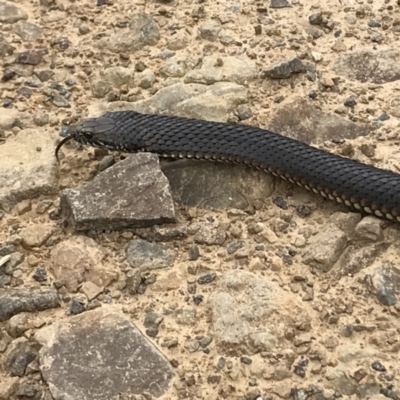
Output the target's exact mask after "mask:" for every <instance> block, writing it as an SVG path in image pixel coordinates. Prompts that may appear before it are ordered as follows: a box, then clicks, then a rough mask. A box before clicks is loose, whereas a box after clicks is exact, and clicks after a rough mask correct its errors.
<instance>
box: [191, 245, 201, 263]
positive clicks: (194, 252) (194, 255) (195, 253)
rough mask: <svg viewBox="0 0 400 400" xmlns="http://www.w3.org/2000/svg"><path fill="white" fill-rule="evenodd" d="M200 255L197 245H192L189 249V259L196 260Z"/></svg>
mask: <svg viewBox="0 0 400 400" xmlns="http://www.w3.org/2000/svg"><path fill="white" fill-rule="evenodd" d="M199 257H200V250H199V248H198V247H197V246H192V247H191V248H190V249H189V260H190V261H196V260H197V259H198V258H199Z"/></svg>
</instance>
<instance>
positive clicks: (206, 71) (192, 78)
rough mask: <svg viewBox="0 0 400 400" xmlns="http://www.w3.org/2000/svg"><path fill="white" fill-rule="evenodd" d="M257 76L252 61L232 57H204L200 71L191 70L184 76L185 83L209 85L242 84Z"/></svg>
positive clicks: (255, 67)
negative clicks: (222, 83)
mask: <svg viewBox="0 0 400 400" xmlns="http://www.w3.org/2000/svg"><path fill="white" fill-rule="evenodd" d="M257 76H258V70H257V66H256V64H255V62H254V61H251V60H242V59H240V58H237V57H233V56H219V57H216V56H206V57H204V58H203V61H202V64H201V68H200V69H193V70H191V71H189V72H188V73H187V74H186V76H185V83H202V84H205V85H210V84H213V83H216V82H222V81H225V82H234V83H237V84H243V83H244V82H246V81H251V80H254V79H256V78H257Z"/></svg>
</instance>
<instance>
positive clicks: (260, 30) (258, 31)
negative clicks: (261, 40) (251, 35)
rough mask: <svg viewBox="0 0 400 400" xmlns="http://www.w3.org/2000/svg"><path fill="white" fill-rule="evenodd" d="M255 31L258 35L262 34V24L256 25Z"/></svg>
mask: <svg viewBox="0 0 400 400" xmlns="http://www.w3.org/2000/svg"><path fill="white" fill-rule="evenodd" d="M254 32H255V34H256V35H261V34H262V27H261V25H256V26H255V27H254Z"/></svg>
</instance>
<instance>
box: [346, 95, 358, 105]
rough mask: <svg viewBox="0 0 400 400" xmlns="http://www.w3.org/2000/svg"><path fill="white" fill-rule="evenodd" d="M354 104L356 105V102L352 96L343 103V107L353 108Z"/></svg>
mask: <svg viewBox="0 0 400 400" xmlns="http://www.w3.org/2000/svg"><path fill="white" fill-rule="evenodd" d="M356 104H357V101H356V99H355V97H354V96H350V97H348V98H347V99H346V100H345V102H344V105H345V106H346V107H354V106H355V105H356Z"/></svg>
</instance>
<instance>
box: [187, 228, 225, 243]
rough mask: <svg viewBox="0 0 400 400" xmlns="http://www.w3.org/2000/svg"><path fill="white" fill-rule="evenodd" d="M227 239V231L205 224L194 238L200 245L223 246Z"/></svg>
mask: <svg viewBox="0 0 400 400" xmlns="http://www.w3.org/2000/svg"><path fill="white" fill-rule="evenodd" d="M225 238H226V233H225V231H223V230H221V229H218V228H216V227H213V226H212V225H211V226H210V225H206V224H203V225H201V227H200V229H199V230H198V232H197V233H196V235H195V236H194V241H195V242H196V243H198V244H206V245H222V244H224V242H225Z"/></svg>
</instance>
